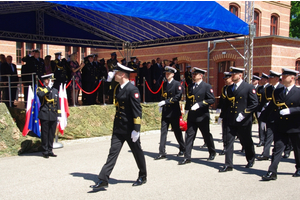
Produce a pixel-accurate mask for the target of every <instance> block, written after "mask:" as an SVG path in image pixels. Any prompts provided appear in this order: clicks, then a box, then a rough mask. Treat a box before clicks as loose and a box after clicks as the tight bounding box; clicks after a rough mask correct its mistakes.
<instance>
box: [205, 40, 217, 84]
mask: <svg viewBox="0 0 300 200" xmlns="http://www.w3.org/2000/svg"><path fill="white" fill-rule="evenodd" d="M213 43H214V47H213V48H212V50H210V41H208V42H207V83H209V59H210V57H209V54H210V53H211V52H213V51H214V50H215V48H216V41H213Z"/></svg>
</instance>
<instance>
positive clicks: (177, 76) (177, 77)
mask: <svg viewBox="0 0 300 200" xmlns="http://www.w3.org/2000/svg"><path fill="white" fill-rule="evenodd" d="M173 67H174V68H175V69H176V70H177V72H176V73H175V75H174V79H175V80H176V81H180V66H179V65H178V64H176V65H173Z"/></svg>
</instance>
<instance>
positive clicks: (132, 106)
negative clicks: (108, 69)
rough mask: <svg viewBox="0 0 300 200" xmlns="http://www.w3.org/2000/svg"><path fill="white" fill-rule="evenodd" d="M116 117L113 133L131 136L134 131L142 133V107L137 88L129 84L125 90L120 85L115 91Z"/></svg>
mask: <svg viewBox="0 0 300 200" xmlns="http://www.w3.org/2000/svg"><path fill="white" fill-rule="evenodd" d="M114 101H115V102H114V104H115V106H116V115H115V119H114V128H113V133H117V134H131V132H132V131H133V130H135V131H137V132H140V128H141V119H142V107H141V105H140V94H139V90H138V88H137V87H135V86H134V85H132V84H131V83H130V82H128V83H127V84H126V85H125V86H124V88H123V89H121V88H120V85H119V84H118V85H117V86H116V87H115V89H114Z"/></svg>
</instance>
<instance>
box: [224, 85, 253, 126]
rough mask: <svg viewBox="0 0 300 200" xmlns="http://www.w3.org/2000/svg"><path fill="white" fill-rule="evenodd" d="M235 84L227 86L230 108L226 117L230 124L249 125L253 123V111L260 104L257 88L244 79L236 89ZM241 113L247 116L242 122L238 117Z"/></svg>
mask: <svg viewBox="0 0 300 200" xmlns="http://www.w3.org/2000/svg"><path fill="white" fill-rule="evenodd" d="M232 87H233V84H232V85H230V86H228V87H227V100H228V101H227V102H228V109H227V114H226V117H227V118H228V119H227V120H228V125H231V126H248V125H251V124H252V113H253V112H254V111H256V107H257V105H258V100H257V95H256V90H255V89H254V86H253V85H251V84H249V83H246V82H245V81H243V82H242V83H241V84H240V86H239V87H238V88H237V90H236V91H232ZM239 113H242V114H243V116H244V117H245V118H244V119H243V120H242V121H241V122H237V121H236V118H237V117H238V115H239Z"/></svg>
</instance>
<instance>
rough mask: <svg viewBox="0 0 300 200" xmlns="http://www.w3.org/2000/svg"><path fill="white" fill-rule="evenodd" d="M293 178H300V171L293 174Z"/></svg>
mask: <svg viewBox="0 0 300 200" xmlns="http://www.w3.org/2000/svg"><path fill="white" fill-rule="evenodd" d="M293 177H300V170H299V169H298V170H297V171H296V172H295V174H293Z"/></svg>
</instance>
